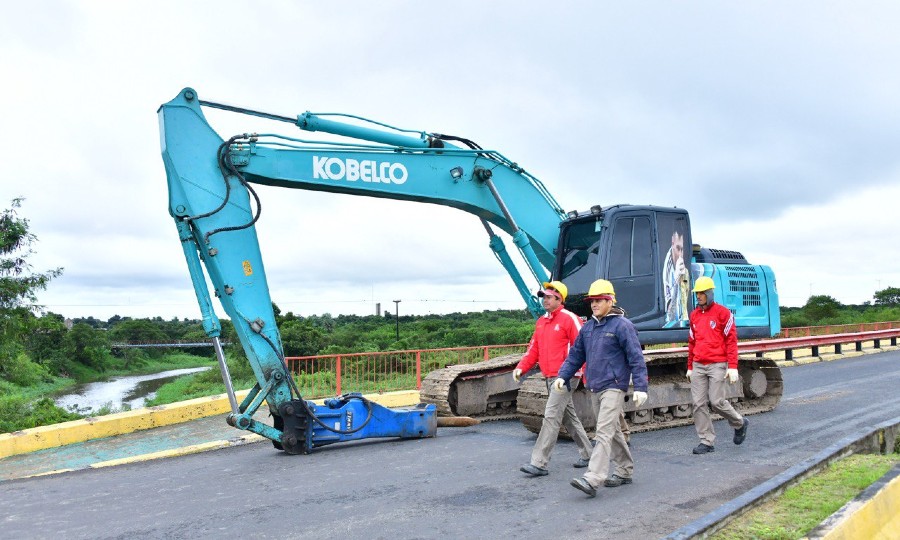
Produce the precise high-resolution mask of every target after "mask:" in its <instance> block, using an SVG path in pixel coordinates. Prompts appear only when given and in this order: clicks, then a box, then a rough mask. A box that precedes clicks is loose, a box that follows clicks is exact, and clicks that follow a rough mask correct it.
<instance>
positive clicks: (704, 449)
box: [694, 443, 716, 454]
mask: <svg viewBox="0 0 900 540" xmlns="http://www.w3.org/2000/svg"><path fill="white" fill-rule="evenodd" d="M715 451H716V449H715V447H713V446H710V445H708V444H703V443H700V444H698V445H697V448H694V453H695V454H708V453H709V452H715Z"/></svg>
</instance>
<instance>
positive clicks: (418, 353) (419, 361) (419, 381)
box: [416, 351, 422, 390]
mask: <svg viewBox="0 0 900 540" xmlns="http://www.w3.org/2000/svg"><path fill="white" fill-rule="evenodd" d="M421 389H422V351H416V390H421Z"/></svg>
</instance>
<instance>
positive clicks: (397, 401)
mask: <svg viewBox="0 0 900 540" xmlns="http://www.w3.org/2000/svg"><path fill="white" fill-rule="evenodd" d="M248 392H249V391H248V390H244V391H241V392H237V393H236V395H237V399H238V401H239V402H240V401H241V400H242V399H244V397H245V396H246V395H247V393H248ZM365 397H366V398H367V399H369V400H371V401H374V402H375V403H378V404H380V405H384V406H385V407H402V406H409V405H415V404H417V403H419V392H418V391H417V390H404V391H399V392H385V393H383V394H371V395H367V396H365ZM314 401H315V402H316V403H321V402H322V400H314ZM228 412H231V405H230V404H229V401H228V397H227V396H226V395H225V394H221V395H219V396H211V397H205V398H197V399H191V400H187V401H180V402H178V403H170V404H168V405H160V406H158V407H148V408H141V409H134V410H131V411H126V412H121V413H115V414H109V415H106V416H100V417H92V418H85V419H83V420H73V421H71V422H63V423H61V424H54V425H52V426H41V427H36V428H32V429H25V430H22V431H16V432H13V433H4V434H0V459H2V458H5V457H8V456H14V455H17V454H27V453H29V452H35V451H37V450H44V449H46V448H55V447H57V446H64V445H67V444H73V443H78V442H84V441H89V440H93V439H102V438H104V437H112V436H114V435H121V434H123V433H131V432H133V431H141V430H144V429H152V428H156V427H161V426H168V425H172V424H179V423H182V422H188V421H191V420H197V419H199V418H206V417H207V416H215V415H217V414H226V413H228Z"/></svg>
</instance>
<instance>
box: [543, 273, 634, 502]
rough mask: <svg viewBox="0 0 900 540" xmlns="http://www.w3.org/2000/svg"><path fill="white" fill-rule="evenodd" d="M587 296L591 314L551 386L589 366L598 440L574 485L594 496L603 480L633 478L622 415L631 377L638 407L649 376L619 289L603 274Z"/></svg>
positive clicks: (562, 385) (559, 387)
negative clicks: (611, 468) (612, 468)
mask: <svg viewBox="0 0 900 540" xmlns="http://www.w3.org/2000/svg"><path fill="white" fill-rule="evenodd" d="M585 300H587V301H589V302H590V303H591V313H592V315H593V316H592V317H591V318H590V319H588V321H587V322H586V323H584V327H582V329H581V332H579V333H578V338H577V339H576V340H575V343H574V344H573V345H572V348H571V349H570V350H569V355H568V356H567V357H566V361H565V362H564V363H563V365H562V367H561V368H560V369H559V377H558V378H557V379H556V380H555V381H554V382H553V388H554V390H555V391H558V392H561V391H565V389H566V385H567V384H568V380H569V378H570V377H571V376H572V374H573V373H575V372H576V371H578V370H579V369H581V368H582V366H586V367H585V368H584V373H585V380H586V381H587V382H586V385H587V388H588V390H590V392H591V403H592V405H593V407H594V410H595V411H596V412H597V434H596V436H595V437H594V439H595V441H596V444H595V445H594V450H593V452H592V453H591V459H590V462H589V464H588V470H587V472H585V473H584V476H582V477H581V478H573V479H572V481H571V484H572V486H573V487H575V488H577V489H579V490H581V491H583V492H584V493H586V494H587V495H588V496H590V497H594V496H596V495H597V487H599V486H601V485H603V486H606V487H618V486H621V485H622V484H630V483H631V482H632V473H633V470H634V460H633V459H632V457H631V450H629V448H628V444H627V443H626V441H625V435H624V434H623V433H622V427H621V423H620V419H621V417H622V410H623V409H624V407H625V399H626V396H627V392H628V385H629V380H631V381H633V383H634V392H633V395H632V398H633V399H634V405H635V407H637V408H640V407H641V406H642V405H643V404H644V403H645V402H646V401H647V384H648V380H647V365H646V363H645V361H644V354H643V353H642V352H641V344H640V342H639V341H638V335H637V330H636V329H635V328H634V324H632V323H631V321H629V320H628V319H626V318H625V316H624V311H622V309H621V308H618V307H616V306H615V303H616V292H615V290H614V289H613V285H612V283H610V282H609V281H606V280H605V279H598V280H597V281H595V282H593V283H591V286H590V288H589V289H588V295H587V298H586V299H585ZM610 459H612V461H614V462H615V463H616V468H615V471H614V474H613V475H612V476H610V477H608V478H607V472H608V471H609V462H610Z"/></svg>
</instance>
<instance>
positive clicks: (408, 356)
mask: <svg viewBox="0 0 900 540" xmlns="http://www.w3.org/2000/svg"><path fill="white" fill-rule="evenodd" d="M857 327H858V326H857ZM811 334H812V332H811ZM898 337H900V326H895V327H894V328H890V329H885V330H870V331H864V332H854V333H842V334H822V335H815V334H813V335H810V336H799V337H791V338H773V339H764V340H756V341H741V342H739V343H738V352H739V353H741V354H755V355H756V356H757V357H762V356H763V355H764V354H765V353H767V352H776V351H784V357H785V359H786V360H793V359H794V352H795V351H797V350H798V349H811V355H812V356H819V354H820V348H821V347H832V348H833V350H834V352H835V353H841V352H843V346H844V345H847V344H852V345H853V346H854V347H855V350H857V351H861V350H862V348H863V344H864V343H867V342H872V345H873V347H874V348H876V349H878V348H881V346H882V343H883V342H890V344H891V346H896V345H897V338H898ZM526 346H527V344H525V343H522V344H516V345H486V346H483V347H456V348H447V349H412V350H405V351H386V352H371V353H352V354H334V355H319V356H295V357H287V358H285V361H286V362H287V365H288V369H289V370H290V372H291V373H292V374H293V375H294V377H295V379H296V380H297V382H298V389H299V390H300V394H301V395H303V396H304V397H308V398H318V397H328V396H334V395H340V394H342V393H343V392H345V391H351V392H363V393H373V392H374V393H378V392H390V391H395V390H409V389H410V388H416V389H421V388H422V377H423V376H425V375H427V374H428V373H430V372H431V371H434V370H436V369H440V368H443V367H446V366H448V365H455V364H471V363H475V362H480V361H483V360H489V359H491V358H496V357H497V356H501V355H505V354H513V353H524V352H525V347H526ZM672 353H685V354H687V347H685V346H678V347H668V348H663V349H653V350H647V351H644V354H645V356H647V357H648V359H649V358H650V357H652V356H654V355H667V354H672Z"/></svg>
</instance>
